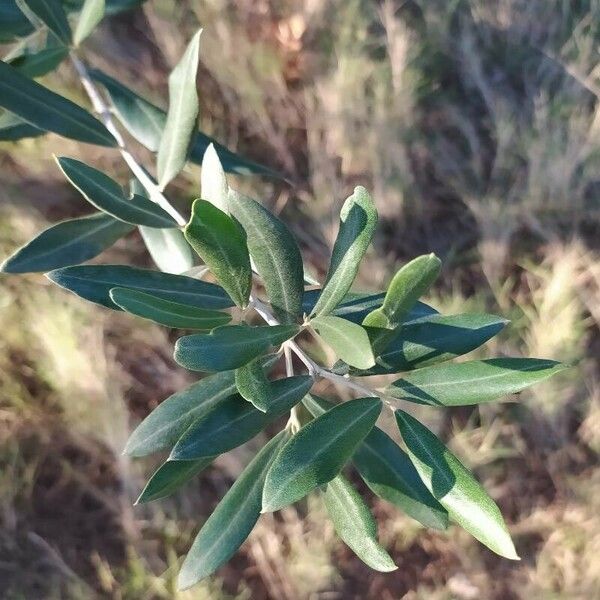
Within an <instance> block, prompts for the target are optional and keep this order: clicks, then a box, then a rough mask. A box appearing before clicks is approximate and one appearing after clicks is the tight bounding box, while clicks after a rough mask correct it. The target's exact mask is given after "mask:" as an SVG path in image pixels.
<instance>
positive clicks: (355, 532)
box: [323, 475, 398, 573]
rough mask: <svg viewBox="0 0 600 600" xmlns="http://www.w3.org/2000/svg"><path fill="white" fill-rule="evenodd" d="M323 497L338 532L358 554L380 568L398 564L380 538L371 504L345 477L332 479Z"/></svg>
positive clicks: (368, 562) (368, 563)
mask: <svg viewBox="0 0 600 600" xmlns="http://www.w3.org/2000/svg"><path fill="white" fill-rule="evenodd" d="M323 497H324V500H325V507H326V508H327V512H328V514H329V517H330V518H331V521H332V522H333V526H334V528H335V531H336V533H337V534H338V535H339V536H340V538H342V540H344V542H345V543H346V544H347V545H348V546H349V547H350V548H351V549H352V550H353V551H354V553H355V554H356V555H357V556H358V558H360V559H361V560H362V561H363V562H364V563H365V564H367V565H368V566H369V567H371V568H372V569H375V570H376V571H381V572H384V573H386V572H389V571H395V570H396V569H397V568H398V567H397V566H396V565H395V563H394V561H393V560H392V558H391V557H390V555H389V554H388V553H387V552H386V551H385V549H384V548H382V546H381V545H380V544H379V542H378V541H377V524H376V523H375V519H374V518H373V515H372V514H371V512H370V511H369V508H368V506H367V505H366V504H365V502H364V500H363V499H362V498H361V497H360V494H359V493H358V492H357V491H356V490H355V489H354V488H353V487H352V486H351V485H350V483H349V482H348V481H347V480H346V479H345V478H344V477H342V476H341V475H338V476H337V477H336V478H335V479H333V480H332V481H330V482H329V483H328V484H327V489H326V490H325V494H324V495H323Z"/></svg>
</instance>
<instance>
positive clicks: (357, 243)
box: [312, 186, 377, 316]
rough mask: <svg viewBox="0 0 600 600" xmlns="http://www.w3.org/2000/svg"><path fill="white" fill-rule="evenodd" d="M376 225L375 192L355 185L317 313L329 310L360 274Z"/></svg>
mask: <svg viewBox="0 0 600 600" xmlns="http://www.w3.org/2000/svg"><path fill="white" fill-rule="evenodd" d="M376 226H377V209H376V208H375V204H374V203H373V200H372V199H371V196H370V195H369V193H368V192H367V190H365V188H364V187H362V186H358V187H356V188H354V193H353V194H352V196H350V197H349V198H348V199H347V200H346V202H344V206H343V207H342V210H341V213H340V228H339V231H338V235H337V239H336V240H335V244H334V246H333V252H332V254H331V263H330V265H329V271H328V272H327V278H326V279H325V285H324V286H323V291H322V292H321V295H320V296H319V299H318V300H317V303H316V305H315V307H314V308H313V311H312V314H313V315H317V316H320V315H327V314H329V313H330V312H331V311H332V310H333V309H334V308H335V307H336V306H337V305H338V304H339V303H340V302H341V301H342V300H343V299H344V297H345V296H346V294H347V293H348V290H349V289H350V287H351V286H352V283H353V282H354V279H355V278H356V274H357V273H358V269H359V267H360V262H361V260H362V258H363V256H364V255H365V252H366V251H367V248H368V247H369V244H370V243H371V239H372V238H373V234H374V233H375V227H376Z"/></svg>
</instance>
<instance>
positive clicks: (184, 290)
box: [46, 265, 233, 310]
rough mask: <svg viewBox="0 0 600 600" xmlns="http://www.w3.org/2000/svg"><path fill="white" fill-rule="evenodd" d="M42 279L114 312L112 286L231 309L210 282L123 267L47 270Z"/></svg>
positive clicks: (229, 300) (229, 303)
mask: <svg viewBox="0 0 600 600" xmlns="http://www.w3.org/2000/svg"><path fill="white" fill-rule="evenodd" d="M46 277H48V278H49V279H50V280H51V281H53V282H54V283H56V284H57V285H59V286H60V287H63V288H65V289H67V290H69V291H70V292H73V293H74V294H77V295H78V296H81V297H82V298H84V299H85V300H89V301H90V302H95V303H96V304H102V306H106V307H107V308H112V309H115V310H121V308H120V307H119V306H117V305H116V304H115V303H114V302H113V301H112V300H111V298H110V290H111V289H112V288H115V287H124V288H128V289H133V290H140V291H142V292H146V293H147V294H151V295H152V296H156V297H157V298H162V299H164V300H171V301H173V302H179V303H181V304H189V305H191V306H197V307H198V308H216V309H220V308H230V307H231V306H233V302H232V301H231V299H230V298H229V296H228V295H227V294H226V293H225V290H224V289H223V288H221V287H219V286H218V285H214V284H213V283H208V282H206V281H199V280H198V279H194V278H192V277H185V276H183V275H172V274H171V273H160V272H159V271H151V270H149V269H139V268H137V267H129V266H126V265H77V266H73V267H64V268H63V269H56V270H54V271H50V273H47V274H46Z"/></svg>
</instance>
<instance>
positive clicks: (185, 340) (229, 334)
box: [174, 325, 300, 371]
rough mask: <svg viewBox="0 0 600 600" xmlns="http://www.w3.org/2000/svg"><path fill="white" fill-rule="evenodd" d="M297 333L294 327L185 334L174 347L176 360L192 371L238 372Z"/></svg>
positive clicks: (237, 327) (242, 327) (236, 328)
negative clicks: (232, 370) (237, 370)
mask: <svg viewBox="0 0 600 600" xmlns="http://www.w3.org/2000/svg"><path fill="white" fill-rule="evenodd" d="M299 331H300V327H298V326H296V325H275V326H268V325H267V326H263V327H249V326H247V325H230V326H227V327H219V328H218V329H215V330H214V331H211V332H210V333H208V334H201V333H199V334H194V335H186V336H184V337H181V338H179V339H178V340H177V343H176V344H175V354H174V357H175V360H176V361H177V363H178V364H180V365H181V366H182V367H185V368H186V369H191V370H192V371H227V370H229V369H237V368H238V367H241V366H242V365H245V364H246V363H248V362H250V361H251V360H252V359H253V358H256V357H257V356H259V355H261V354H263V353H264V352H266V351H267V350H268V349H269V348H271V347H272V346H279V345H280V344H283V342H285V341H286V340H289V339H290V338H291V337H294V336H295V335H296V334H297V333H298V332H299Z"/></svg>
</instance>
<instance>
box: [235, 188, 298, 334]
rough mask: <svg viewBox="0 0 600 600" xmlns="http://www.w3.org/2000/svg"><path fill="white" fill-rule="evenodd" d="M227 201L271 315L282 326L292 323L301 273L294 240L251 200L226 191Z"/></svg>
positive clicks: (295, 316) (264, 209) (282, 226)
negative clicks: (261, 284)
mask: <svg viewBox="0 0 600 600" xmlns="http://www.w3.org/2000/svg"><path fill="white" fill-rule="evenodd" d="M228 200H229V210H230V211H231V213H232V214H233V216H234V217H235V218H236V219H237V220H238V221H239V222H240V223H241V225H242V227H243V228H244V230H245V231H246V235H247V236H248V240H247V241H248V248H249V250H250V256H252V258H253V259H254V264H255V266H256V270H257V271H258V274H259V275H260V276H261V278H262V280H263V281H264V285H265V290H266V292H267V296H268V298H269V301H270V303H271V306H272V307H273V310H274V311H275V314H276V315H277V317H278V319H279V320H280V321H281V322H282V323H294V322H296V321H297V320H298V319H299V318H300V316H301V315H302V294H303V292H304V269H303V266H302V256H301V255H300V250H299V248H298V245H297V244H296V241H295V240H294V236H293V235H292V234H291V232H290V230H289V229H288V228H287V227H286V226H285V224H284V223H283V222H282V221H280V220H279V219H278V218H277V217H275V216H274V215H273V214H271V213H270V212H269V211H268V210H267V209H266V208H264V207H263V206H261V205H260V204H259V203H258V202H256V201H255V200H252V198H248V197H247V196H243V195H242V194H238V193H237V192H234V191H233V190H230V193H229V198H228Z"/></svg>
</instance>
